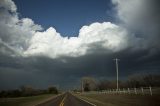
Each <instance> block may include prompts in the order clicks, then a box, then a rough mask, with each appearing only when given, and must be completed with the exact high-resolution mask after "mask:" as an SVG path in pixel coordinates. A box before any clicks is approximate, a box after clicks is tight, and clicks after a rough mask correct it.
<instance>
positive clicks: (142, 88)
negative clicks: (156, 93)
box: [141, 87, 144, 95]
mask: <svg viewBox="0 0 160 106" xmlns="http://www.w3.org/2000/svg"><path fill="white" fill-rule="evenodd" d="M141 90H142V95H144V91H143V87H141Z"/></svg>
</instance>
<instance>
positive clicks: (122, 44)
mask: <svg viewBox="0 0 160 106" xmlns="http://www.w3.org/2000/svg"><path fill="white" fill-rule="evenodd" d="M112 2H113V4H116V10H117V15H118V18H119V19H120V20H121V21H123V22H124V23H125V25H128V27H130V26H131V27H134V28H138V26H141V27H142V26H143V28H144V29H145V27H144V26H145V25H144V24H140V23H141V22H139V21H138V20H140V19H144V18H143V15H144V14H142V16H141V13H145V8H146V5H147V3H146V2H145V0H140V1H139V0H134V1H131V0H128V1H123V0H112ZM134 7H136V8H134ZM147 8H148V7H147ZM130 13H132V14H130ZM148 20H149V19H148ZM135 23H136V25H135ZM142 23H143V22H142ZM151 23H152V22H151ZM124 27H125V26H123V25H116V24H113V23H110V22H103V23H98V22H95V23H92V24H91V25H88V26H83V27H82V28H81V29H80V30H79V34H78V36H77V37H69V38H68V37H63V36H62V35H61V34H60V33H58V32H56V29H54V28H53V27H50V28H48V29H47V30H46V31H42V27H41V25H37V24H35V23H34V21H33V20H32V19H30V18H22V19H19V17H18V13H17V7H16V5H15V4H14V2H13V1H12V0H1V1H0V43H1V44H2V45H5V47H1V48H0V49H2V50H3V53H5V52H7V50H8V49H9V50H13V51H14V52H16V53H17V54H20V55H22V56H40V55H43V56H48V57H51V58H57V57H60V56H72V57H77V56H82V55H85V54H88V53H95V52H101V51H96V50H97V49H98V48H103V50H104V51H108V52H118V51H121V50H123V49H125V48H127V47H130V46H132V47H134V48H135V49H136V50H137V48H138V49H143V48H144V49H148V47H153V46H157V43H156V44H155V43H154V45H153V44H152V46H150V45H151V43H148V42H149V41H150V42H152V41H153V40H149V39H152V38H154V37H148V36H150V34H148V33H147V34H148V36H147V34H142V35H146V36H137V34H130V31H129V29H128V28H124ZM139 29H140V30H141V31H142V30H143V31H142V32H146V31H148V30H144V29H142V28H139ZM154 29H155V28H154ZM150 32H152V33H153V32H155V31H153V30H151V31H150ZM135 35H136V36H135ZM155 35H157V34H155ZM155 38H157V36H156V37H155ZM2 50H1V51H2ZM10 53H11V52H9V53H8V54H10Z"/></svg>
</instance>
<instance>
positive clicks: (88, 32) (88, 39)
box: [24, 22, 128, 58]
mask: <svg viewBox="0 0 160 106" xmlns="http://www.w3.org/2000/svg"><path fill="white" fill-rule="evenodd" d="M127 34H128V33H127V31H126V30H125V29H123V28H122V27H120V26H117V25H115V24H112V23H110V22H104V23H98V22H97V23H93V24H91V25H89V26H83V27H82V28H81V29H80V31H79V35H78V37H70V38H67V37H62V36H61V35H60V34H59V33H57V32H56V30H55V29H54V28H52V27H51V28H49V29H47V30H46V31H44V32H36V33H35V35H34V36H33V37H32V38H31V40H30V46H29V48H28V49H27V50H26V51H25V52H24V54H25V56H31V55H44V56H49V57H52V58H56V57H59V56H73V57H76V56H81V55H85V54H87V53H88V49H92V48H91V47H92V45H94V47H95V48H93V49H96V48H104V50H105V49H106V50H109V51H110V52H117V51H119V50H122V49H124V48H126V47H127V44H128V38H127ZM95 52H99V51H94V50H93V51H92V50H91V52H90V53H95Z"/></svg>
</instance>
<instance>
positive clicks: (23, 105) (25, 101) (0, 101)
mask: <svg viewBox="0 0 160 106" xmlns="http://www.w3.org/2000/svg"><path fill="white" fill-rule="evenodd" d="M54 96H55V95H53V94H45V95H39V96H31V97H18V98H0V106H35V105H37V104H39V103H42V102H45V101H47V100H49V99H52V98H53V97H54Z"/></svg>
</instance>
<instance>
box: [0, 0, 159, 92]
mask: <svg viewBox="0 0 160 106" xmlns="http://www.w3.org/2000/svg"><path fill="white" fill-rule="evenodd" d="M159 4H160V2H159V1H158V0H45V1H44V0H38V1H37V0H1V1H0V90H3V89H15V88H18V87H20V86H23V85H30V86H33V87H36V88H47V87H48V86H50V85H55V86H58V87H59V88H61V89H73V88H74V87H78V86H80V79H81V78H82V77H84V76H92V77H94V78H96V79H112V80H114V79H115V78H116V71H115V61H113V59H114V58H119V59H120V61H119V77H120V79H127V77H128V76H131V75H134V74H150V73H151V74H160V66H159V64H160V44H159V38H160V37H159V35H160V30H159V28H160V14H159V13H160V7H159Z"/></svg>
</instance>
